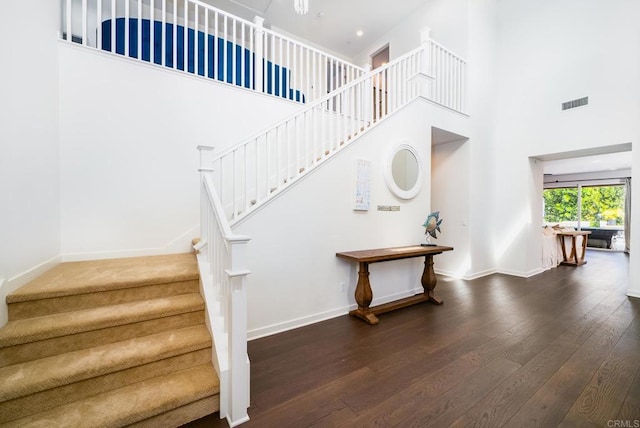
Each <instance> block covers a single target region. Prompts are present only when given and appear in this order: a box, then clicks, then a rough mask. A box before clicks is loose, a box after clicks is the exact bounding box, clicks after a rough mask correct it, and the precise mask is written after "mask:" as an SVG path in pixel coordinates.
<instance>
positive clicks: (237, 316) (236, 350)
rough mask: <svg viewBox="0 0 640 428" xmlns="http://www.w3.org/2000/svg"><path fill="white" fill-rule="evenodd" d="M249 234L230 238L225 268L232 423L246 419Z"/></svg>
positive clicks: (237, 423) (247, 398)
mask: <svg viewBox="0 0 640 428" xmlns="http://www.w3.org/2000/svg"><path fill="white" fill-rule="evenodd" d="M250 240H251V238H250V237H248V236H233V237H230V238H229V245H230V256H231V257H230V266H229V268H228V270H227V272H226V273H227V275H228V276H229V282H230V290H229V291H230V293H229V298H230V300H231V301H230V302H229V305H230V308H229V309H230V311H229V314H230V319H229V350H230V361H229V363H230V364H229V367H230V368H231V372H230V379H229V385H230V387H231V391H230V394H229V395H230V398H231V400H230V404H231V405H230V409H229V415H228V416H227V417H228V418H229V422H230V425H231V426H236V425H239V424H240V423H243V422H246V421H248V420H249V415H248V413H247V409H248V408H249V360H248V358H249V357H248V355H247V287H246V285H247V284H246V283H247V275H248V274H249V273H250V271H249V270H248V269H247V243H248V242H249V241H250Z"/></svg>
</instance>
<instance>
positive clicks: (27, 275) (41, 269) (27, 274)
mask: <svg viewBox="0 0 640 428" xmlns="http://www.w3.org/2000/svg"><path fill="white" fill-rule="evenodd" d="M61 262H62V257H60V256H56V257H53V258H51V259H49V260H47V261H45V262H42V263H40V264H39V265H36V266H34V267H32V268H31V269H28V270H26V271H24V272H22V273H19V274H18V275H16V276H14V277H13V278H9V280H8V290H9V292H8V293H11V292H13V291H15V290H17V289H18V288H20V287H22V286H23V285H25V284H26V283H28V282H29V281H31V280H33V279H35V278H37V277H39V276H40V275H42V274H43V273H45V272H46V271H48V270H49V269H51V268H52V267H54V266H56V265H58V264H60V263H61ZM8 293H7V294H8Z"/></svg>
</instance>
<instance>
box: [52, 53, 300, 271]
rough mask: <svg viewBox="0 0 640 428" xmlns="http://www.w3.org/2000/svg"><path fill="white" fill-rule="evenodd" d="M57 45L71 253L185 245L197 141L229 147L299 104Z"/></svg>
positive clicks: (192, 219)
mask: <svg viewBox="0 0 640 428" xmlns="http://www.w3.org/2000/svg"><path fill="white" fill-rule="evenodd" d="M58 52H59V60H60V92H61V93H62V94H64V97H61V100H60V158H61V161H60V165H61V205H62V207H61V209H62V219H61V222H62V254H63V256H64V258H65V259H85V258H100V257H111V256H128V255H137V254H153V253H163V252H180V251H187V250H188V248H189V247H188V245H189V243H190V241H191V239H192V238H194V237H196V236H198V230H197V226H198V224H199V193H198V173H197V168H198V152H197V150H196V147H197V146H198V145H209V146H215V147H216V149H217V150H220V149H223V148H225V147H229V146H230V145H233V144H235V143H238V142H239V141H240V140H241V139H243V138H245V137H247V136H249V135H250V134H252V133H254V132H257V131H260V130H262V129H264V128H266V127H267V126H269V125H270V124H272V123H274V122H276V121H278V120H280V119H282V118H284V117H287V116H289V115H290V114H292V113H293V112H294V111H296V110H298V109H300V108H301V106H300V104H295V103H292V102H288V101H284V100H278V99H275V98H273V97H270V96H266V95H257V94H255V93H253V92H250V91H248V90H245V89H240V88H234V87H230V86H228V85H225V84H221V83H217V82H213V81H209V80H204V79H199V78H196V77H194V76H188V75H187V76H185V75H184V74H183V73H180V72H176V71H171V70H167V69H165V68H163V67H160V66H153V65H148V64H141V63H135V62H132V61H129V60H125V59H122V58H119V57H117V56H115V55H109V54H104V53H100V52H92V51H89V50H87V49H83V48H81V47H78V46H74V45H69V44H67V43H60V46H59V49H58ZM177 74H180V75H177Z"/></svg>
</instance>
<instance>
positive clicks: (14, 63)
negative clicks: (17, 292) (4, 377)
mask: <svg viewBox="0 0 640 428" xmlns="http://www.w3.org/2000/svg"><path fill="white" fill-rule="evenodd" d="M34 10H38V13H37V14H34V13H33V11H34ZM27 16H28V17H29V19H28V20H27V21H25V19H24V17H27ZM57 19H58V3H57V2H52V1H49V0H34V1H30V2H5V3H4V4H3V5H2V15H1V17H0V54H1V55H2V66H1V67H0V94H1V95H0V237H1V238H0V300H1V301H2V303H0V325H2V324H3V323H4V322H6V315H7V314H6V306H5V304H4V301H5V296H6V294H7V293H8V292H10V291H12V290H14V289H15V288H17V287H18V286H20V285H22V283H23V282H25V281H26V280H28V279H29V278H30V277H32V276H33V275H35V274H36V272H35V271H31V269H32V268H34V267H38V266H41V267H42V268H45V269H46V268H47V267H48V264H49V263H50V262H55V259H56V257H57V256H58V254H59V250H60V202H59V195H60V179H59V173H60V170H59V163H58V157H59V152H58V138H57V135H58V124H57V102H58V88H57V83H58V74H57V61H58V59H57V49H56V38H57V36H56V31H57V22H58V21H57ZM26 22H28V25H27V26H25V23H26ZM30 271H31V272H30ZM36 271H37V270H36ZM24 274H26V275H24ZM2 278H4V279H5V280H7V281H8V282H5V283H4V285H3V281H2Z"/></svg>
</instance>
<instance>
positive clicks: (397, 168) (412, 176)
mask: <svg viewBox="0 0 640 428" xmlns="http://www.w3.org/2000/svg"><path fill="white" fill-rule="evenodd" d="M385 179H386V181H387V186H388V187H389V189H390V190H391V191H392V192H393V193H394V194H395V195H396V196H397V197H399V198H401V199H411V198H413V197H414V196H416V195H417V194H418V193H419V192H420V189H421V188H422V163H421V162H420V157H419V156H418V153H417V151H416V150H415V149H414V148H413V147H412V146H410V145H408V144H400V145H398V146H396V147H395V148H394V149H393V150H392V151H391V153H389V159H388V162H387V168H386V169H385Z"/></svg>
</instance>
